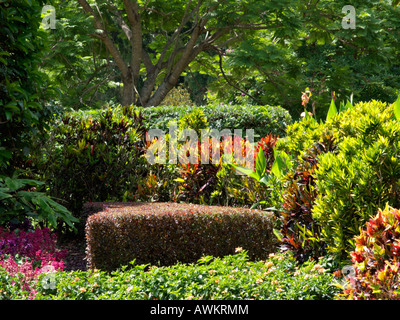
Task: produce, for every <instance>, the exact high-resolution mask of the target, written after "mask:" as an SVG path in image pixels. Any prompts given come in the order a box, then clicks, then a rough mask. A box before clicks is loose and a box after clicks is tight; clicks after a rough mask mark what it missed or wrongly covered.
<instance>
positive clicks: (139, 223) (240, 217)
mask: <svg viewBox="0 0 400 320" xmlns="http://www.w3.org/2000/svg"><path fill="white" fill-rule="evenodd" d="M86 238H87V250H86V252H87V260H88V264H89V267H90V268H92V269H93V268H97V269H104V270H115V269H117V268H119V267H121V266H122V265H126V264H128V263H129V262H130V261H132V260H134V259H135V260H136V262H137V263H139V264H143V263H152V264H160V265H173V264H175V263H176V262H182V263H193V262H195V261H197V260H198V259H200V258H201V257H202V256H203V255H211V256H215V257H220V256H224V255H229V254H232V253H234V250H235V248H236V247H243V248H244V249H245V250H248V252H249V257H250V259H262V258H265V257H266V256H268V254H269V253H271V252H274V251H275V249H276V247H275V244H276V240H275V236H274V234H273V214H272V213H270V212H266V211H262V210H251V209H246V208H233V207H222V206H221V207H220V206H203V205H195V204H185V203H138V202H135V203H105V204H104V209H103V210H102V211H101V212H98V213H96V214H93V215H91V216H89V218H88V219H87V223H86Z"/></svg>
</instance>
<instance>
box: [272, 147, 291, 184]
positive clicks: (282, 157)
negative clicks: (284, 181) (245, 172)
mask: <svg viewBox="0 0 400 320" xmlns="http://www.w3.org/2000/svg"><path fill="white" fill-rule="evenodd" d="M274 155H275V161H274V163H273V165H272V168H271V173H272V174H274V175H275V176H276V177H277V178H281V177H282V176H283V175H284V173H283V172H284V170H285V169H286V168H287V167H288V166H289V162H290V161H289V157H288V156H287V154H286V153H284V152H282V154H279V153H278V152H276V151H275V150H274Z"/></svg>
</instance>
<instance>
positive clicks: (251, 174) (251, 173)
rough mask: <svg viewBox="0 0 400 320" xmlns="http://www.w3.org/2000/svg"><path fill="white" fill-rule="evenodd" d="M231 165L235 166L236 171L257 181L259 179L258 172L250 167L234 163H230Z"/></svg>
mask: <svg viewBox="0 0 400 320" xmlns="http://www.w3.org/2000/svg"><path fill="white" fill-rule="evenodd" d="M232 167H233V168H235V169H236V170H237V171H239V172H241V173H243V174H245V175H246V176H249V177H251V178H253V179H256V180H257V181H259V180H260V179H261V177H260V176H259V174H258V173H257V172H254V171H253V170H252V169H249V168H246V167H241V166H238V165H234V164H232Z"/></svg>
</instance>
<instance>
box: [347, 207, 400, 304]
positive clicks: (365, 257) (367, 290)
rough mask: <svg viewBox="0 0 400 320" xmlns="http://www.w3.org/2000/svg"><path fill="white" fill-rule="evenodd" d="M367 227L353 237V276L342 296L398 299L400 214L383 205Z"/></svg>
mask: <svg viewBox="0 0 400 320" xmlns="http://www.w3.org/2000/svg"><path fill="white" fill-rule="evenodd" d="M366 226H367V228H366V230H362V231H361V234H360V235H359V236H358V237H356V238H355V243H356V247H355V250H354V251H353V252H351V257H352V261H353V268H354V276H353V277H350V278H349V279H350V283H349V284H348V287H347V288H346V289H345V290H344V292H343V295H342V296H344V297H346V298H348V299H355V300H371V299H374V300H375V299H382V300H400V279H399V275H400V211H399V210H398V209H394V208H391V207H389V206H386V208H385V209H384V210H379V211H378V214H377V215H376V216H375V217H373V218H371V219H370V220H369V221H368V222H367V225H366Z"/></svg>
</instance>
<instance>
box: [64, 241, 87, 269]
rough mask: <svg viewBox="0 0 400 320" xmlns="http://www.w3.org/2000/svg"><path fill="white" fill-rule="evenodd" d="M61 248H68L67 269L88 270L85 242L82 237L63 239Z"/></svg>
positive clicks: (65, 260)
mask: <svg viewBox="0 0 400 320" xmlns="http://www.w3.org/2000/svg"><path fill="white" fill-rule="evenodd" d="M60 247H61V249H67V255H66V257H65V259H64V262H65V264H66V266H65V269H64V270H65V271H75V270H81V271H86V270H87V266H86V254H85V243H84V241H83V240H81V239H74V240H69V241H63V243H62V244H60Z"/></svg>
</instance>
